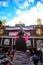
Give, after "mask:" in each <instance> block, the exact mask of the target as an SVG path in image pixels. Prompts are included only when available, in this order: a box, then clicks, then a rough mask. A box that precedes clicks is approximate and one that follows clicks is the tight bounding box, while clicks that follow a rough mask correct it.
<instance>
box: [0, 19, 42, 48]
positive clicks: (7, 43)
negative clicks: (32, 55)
mask: <svg viewBox="0 0 43 65" xmlns="http://www.w3.org/2000/svg"><path fill="white" fill-rule="evenodd" d="M20 26H22V28H23V30H24V31H25V32H26V33H28V35H29V39H28V44H27V47H28V49H31V48H41V49H42V48H43V25H42V24H41V20H40V19H37V25H30V26H25V24H24V23H21V21H20V22H19V24H15V26H3V25H2V23H1V22H0V47H3V48H7V47H11V48H13V47H14V46H15V40H14V36H15V35H16V34H17V33H18V32H19V30H20Z"/></svg>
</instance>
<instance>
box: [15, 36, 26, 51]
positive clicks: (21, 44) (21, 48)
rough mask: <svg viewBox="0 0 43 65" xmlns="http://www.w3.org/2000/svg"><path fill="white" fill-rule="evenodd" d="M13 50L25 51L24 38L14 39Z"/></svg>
mask: <svg viewBox="0 0 43 65" xmlns="http://www.w3.org/2000/svg"><path fill="white" fill-rule="evenodd" d="M15 50H18V51H23V52H25V51H26V41H25V39H24V38H22V37H21V38H18V39H16V42H15Z"/></svg>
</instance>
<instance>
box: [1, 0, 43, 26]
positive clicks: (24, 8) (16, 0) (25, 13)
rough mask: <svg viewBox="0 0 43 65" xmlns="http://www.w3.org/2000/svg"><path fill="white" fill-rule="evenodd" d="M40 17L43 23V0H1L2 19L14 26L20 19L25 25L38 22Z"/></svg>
mask: <svg viewBox="0 0 43 65" xmlns="http://www.w3.org/2000/svg"><path fill="white" fill-rule="evenodd" d="M38 18H40V19H41V22H42V24H43V0H0V20H3V19H5V20H6V22H7V23H6V24H7V25H11V26H14V25H15V24H16V23H19V21H22V23H25V25H34V24H37V22H36V20H37V19H38Z"/></svg>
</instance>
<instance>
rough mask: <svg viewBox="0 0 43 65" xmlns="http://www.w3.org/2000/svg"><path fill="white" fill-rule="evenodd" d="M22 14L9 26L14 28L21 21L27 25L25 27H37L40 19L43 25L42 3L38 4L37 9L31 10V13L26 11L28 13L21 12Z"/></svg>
mask: <svg viewBox="0 0 43 65" xmlns="http://www.w3.org/2000/svg"><path fill="white" fill-rule="evenodd" d="M21 12H22V14H21V15H19V16H18V17H15V18H14V19H12V20H11V21H10V22H8V23H7V24H9V25H13V26H14V25H15V24H16V23H18V22H19V21H22V22H24V23H25V25H34V24H35V25H36V24H37V22H36V20H37V19H38V18H40V19H41V20H42V24H43V4H41V3H40V2H38V3H37V5H36V6H35V7H33V8H31V10H30V11H26V12H24V11H21Z"/></svg>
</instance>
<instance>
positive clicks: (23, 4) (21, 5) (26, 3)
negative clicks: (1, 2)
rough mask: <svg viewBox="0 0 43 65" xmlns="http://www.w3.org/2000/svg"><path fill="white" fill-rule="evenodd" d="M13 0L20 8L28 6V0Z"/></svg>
mask: <svg viewBox="0 0 43 65" xmlns="http://www.w3.org/2000/svg"><path fill="white" fill-rule="evenodd" d="M13 1H14V3H15V4H16V5H17V6H18V7H19V8H20V9H25V8H26V7H28V6H29V5H30V3H29V2H30V0H13ZM20 1H21V2H20ZM22 2H23V3H22ZM31 2H32V1H31Z"/></svg>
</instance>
